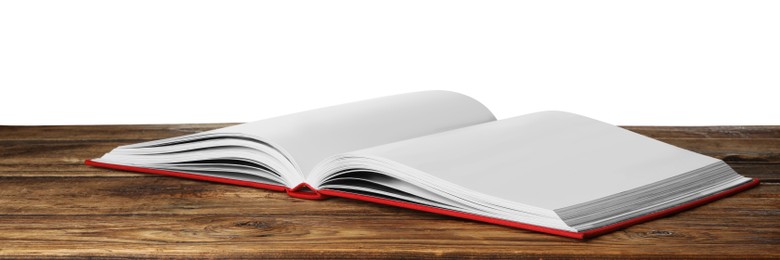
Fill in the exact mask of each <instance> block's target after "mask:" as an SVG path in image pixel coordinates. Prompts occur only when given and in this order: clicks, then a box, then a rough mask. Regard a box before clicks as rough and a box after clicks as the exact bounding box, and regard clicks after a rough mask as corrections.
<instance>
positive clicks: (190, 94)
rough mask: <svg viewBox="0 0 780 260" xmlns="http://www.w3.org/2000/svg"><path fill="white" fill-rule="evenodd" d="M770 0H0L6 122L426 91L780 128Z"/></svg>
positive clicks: (213, 114)
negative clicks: (447, 91)
mask: <svg viewBox="0 0 780 260" xmlns="http://www.w3.org/2000/svg"><path fill="white" fill-rule="evenodd" d="M779 14H780V1H678V0H675V1H533V2H526V1H523V2H520V1H418V0H415V1H397V0H394V1H267V2H266V1H262V2H261V1H192V0H186V1H159V0H154V1H141V0H132V1H105V0H100V1H2V2H0V90H1V92H0V95H1V96H0V124H120V123H121V124H126V123H132V124H138V123H205V122H244V121H253V120H258V119H263V118H267V117H271V116H277V115H283V114H286V113H291V112H297V111H302V110H307V109H312V108H317V107H322V106H328V105H334V104H340V103H344V102H349V101H355V100H360V99H365V98H371V97H378V96H384V95H390V94H397V93H404V92H410V91H418V90H427V89H447V90H453V91H458V92H461V93H464V94H467V95H470V96H472V97H475V98H476V99H478V100H480V101H482V102H483V103H484V104H485V105H486V106H488V107H489V108H491V109H492V110H493V111H494V113H495V114H496V115H497V117H498V118H507V117H511V116H514V115H521V114H526V113H530V112H535V111H539V110H549V109H555V110H566V111H571V112H575V113H579V114H583V115H586V116H590V117H593V118H597V119H600V120H603V121H607V122H610V123H614V124H621V125H713V124H780V114H779V113H778V112H780V105H778V101H780V98H778V96H777V95H778V93H779V91H778V89H779V88H780V15H779Z"/></svg>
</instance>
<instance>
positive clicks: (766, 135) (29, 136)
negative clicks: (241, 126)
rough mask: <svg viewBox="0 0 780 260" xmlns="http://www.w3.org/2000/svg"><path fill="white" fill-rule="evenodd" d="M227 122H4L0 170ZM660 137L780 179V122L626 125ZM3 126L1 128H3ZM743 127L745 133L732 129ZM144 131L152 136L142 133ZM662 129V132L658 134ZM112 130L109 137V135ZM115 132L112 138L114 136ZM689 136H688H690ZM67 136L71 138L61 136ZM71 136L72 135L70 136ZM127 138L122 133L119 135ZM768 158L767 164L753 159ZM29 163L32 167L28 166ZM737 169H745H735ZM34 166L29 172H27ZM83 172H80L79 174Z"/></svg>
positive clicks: (58, 163)
mask: <svg viewBox="0 0 780 260" xmlns="http://www.w3.org/2000/svg"><path fill="white" fill-rule="evenodd" d="M225 125H229V124H204V125H182V126H173V125H172V126H165V125H157V126H155V125H145V126H144V125H142V126H72V127H69V126H60V127H44V128H45V129H44V130H41V129H39V128H37V127H8V126H5V127H3V126H0V147H2V149H0V174H4V175H7V174H10V175H16V176H24V175H32V176H39V175H42V174H54V175H63V172H65V171H68V172H74V174H77V175H80V176H100V174H96V173H98V172H100V171H97V170H95V169H93V168H80V167H76V165H78V164H81V163H82V162H83V160H85V159H89V158H95V157H99V156H101V155H102V154H103V153H105V152H108V151H110V150H111V149H113V148H114V147H116V146H119V145H124V144H130V143H136V142H141V141H146V140H151V139H156V138H163V137H170V136H176V135H181V134H184V133H192V132H198V131H201V130H208V129H212V128H215V127H222V126H225ZM633 128H636V129H635V130H637V131H638V132H640V133H642V134H649V135H650V136H653V137H655V138H658V139H660V140H661V141H664V142H668V143H671V144H674V145H678V146H680V147H682V148H685V149H689V150H692V151H695V152H700V153H703V154H706V155H709V156H713V157H716V158H720V159H723V160H725V161H726V162H727V163H729V164H731V165H732V166H734V167H735V168H738V169H748V170H747V171H746V172H744V174H745V175H748V176H750V177H758V178H761V179H762V180H766V181H777V180H778V179H780V171H778V170H777V169H778V168H776V167H777V165H778V164H780V126H764V127H756V128H757V129H755V130H752V129H753V128H745V127H737V126H734V127H688V128H684V129H687V130H686V131H678V130H675V129H676V128H673V127H631V128H630V129H633ZM8 129H10V130H9V131H5V130H8ZM738 130H743V131H744V132H745V133H743V134H741V135H740V134H736V133H735V131H738ZM146 134H148V135H149V136H151V137H153V138H146V137H144V136H146ZM662 134H667V135H662ZM112 136H113V138H114V139H111V138H112ZM118 136H119V137H121V138H117V137H118ZM692 136H693V137H692ZM66 137H69V138H71V139H65V138H66ZM74 137H77V138H74ZM124 138H127V139H124ZM758 164H768V165H764V166H761V165H758ZM32 165H35V167H36V168H35V169H33V168H31V167H29V166H32ZM738 171H739V172H740V173H743V171H745V170H738ZM30 172H34V173H30ZM85 174H86V175H85Z"/></svg>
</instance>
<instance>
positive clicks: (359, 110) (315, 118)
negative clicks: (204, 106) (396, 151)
mask: <svg viewBox="0 0 780 260" xmlns="http://www.w3.org/2000/svg"><path fill="white" fill-rule="evenodd" d="M494 120H495V117H494V116H493V114H492V113H491V112H490V111H489V110H488V109H487V108H486V107H485V106H483V105H482V104H480V103H479V102H478V101H476V100H474V99H472V98H470V97H468V96H465V95H462V94H459V93H455V92H450V91H424V92H415V93H409V94H401V95H395V96H389V97H382V98H376V99H370V100H366V101H360V102H354V103H349V104H344V105H337V106H332V107H326V108H322V109H316V110H311V111H306V112H300V113H296V114H291V115H286V116H280V117H276V118H271V119H266V120H261V121H256V122H252V123H246V124H241V125H236V126H231V127H226V128H221V129H217V130H213V131H210V132H211V133H241V134H247V135H251V136H255V137H258V138H260V139H261V140H267V141H269V142H270V143H272V144H273V145H274V146H275V147H277V148H278V149H281V150H284V151H286V153H287V154H288V155H289V156H290V157H292V158H290V159H292V160H293V161H294V162H295V164H296V165H297V167H298V169H299V170H300V171H301V173H303V175H304V177H305V175H307V174H308V173H309V172H310V171H311V169H312V167H313V166H314V165H315V164H317V163H319V162H320V161H321V160H323V159H325V158H326V157H328V156H331V155H334V154H337V153H343V152H348V151H353V150H357V149H363V148H367V147H372V146H376V145H380V144H386V143H390V142H395V141H400V140H404V139H408V138H413V137H419V136H423V135H428V134H433V133H438V132H443V131H447V130H452V129H456V128H461V127H465V126H471V125H476V124H480V123H485V122H490V121H494Z"/></svg>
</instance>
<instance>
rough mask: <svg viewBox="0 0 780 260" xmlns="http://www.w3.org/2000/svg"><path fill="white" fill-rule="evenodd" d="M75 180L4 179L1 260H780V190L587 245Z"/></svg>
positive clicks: (246, 193)
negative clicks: (207, 259) (46, 259)
mask: <svg viewBox="0 0 780 260" xmlns="http://www.w3.org/2000/svg"><path fill="white" fill-rule="evenodd" d="M75 179H79V180H78V181H73V182H69V183H70V185H57V182H58V181H59V182H61V181H62V180H61V178H10V180H9V178H5V179H3V181H2V185H3V186H2V188H0V190H2V191H3V192H2V193H0V204H1V205H2V206H1V207H2V208H0V212H4V214H2V216H0V245H2V247H0V248H2V249H3V250H0V255H5V256H15V255H40V256H74V255H78V256H105V255H107V254H111V255H114V256H117V255H119V256H134V257H144V256H151V255H157V256H160V255H167V256H185V255H209V256H212V257H249V256H270V257H273V256H276V257H293V258H297V257H313V256H319V257H342V256H345V254H348V253H349V252H354V251H353V250H354V249H355V246H356V245H357V246H359V248H360V253H361V255H360V257H366V258H373V257H380V258H384V257H398V256H406V257H443V256H449V257H465V256H481V257H485V256H488V257H491V258H493V257H498V258H504V257H516V256H540V257H541V256H545V257H549V256H550V255H549V254H548V253H550V252H552V253H553V255H558V256H576V257H594V256H607V257H609V256H611V257H618V258H619V257H621V256H625V255H627V254H628V255H631V256H639V257H668V256H681V257H701V258H711V257H723V256H738V257H754V256H755V257H758V256H761V257H780V250H778V249H780V229H778V228H777V227H778V226H780V209H778V207H779V206H780V185H765V184H762V185H760V186H759V187H757V188H755V189H752V190H749V191H746V192H743V193H740V194H737V195H735V196H732V197H729V198H727V199H724V200H720V201H716V202H714V203H710V204H708V205H705V206H703V207H699V208H696V209H694V210H690V211H686V212H683V213H679V214H677V215H675V216H672V217H667V218H663V219H660V220H656V221H652V222H649V223H645V224H641V225H638V226H634V227H631V228H628V229H626V230H623V231H619V232H615V233H612V234H609V235H605V236H601V237H598V238H595V239H592V240H588V241H584V242H582V241H577V240H572V239H567V238H561V237H556V236H550V235H542V234H537V233H533V232H528V231H524V230H519V229H512V228H506V227H501V226H496V225H490V224H484V223H478V222H472V221H465V220H461V219H455V218H449V217H445V216H440V215H436V214H429V213H423V212H417V211H411V210H404V209H400V208H395V207H389V206H382V205H377V204H372V203H366V202H361V201H353V200H347V199H329V200H325V201H308V200H298V199H292V198H289V197H287V196H286V195H284V194H281V193H277V192H269V191H263V190H258V189H252V188H243V187H237V186H231V185H219V184H210V183H203V182H196V181H188V180H174V179H172V178H159V179H154V180H153V179H149V178H122V179H111V180H106V179H100V178H75ZM30 180H37V182H36V185H34V186H31V185H29V181H30ZM20 193H21V194H24V195H25V196H23V197H20V196H16V195H18V194H20ZM139 198H143V199H139ZM388 227H392V228H388ZM486 253H487V254H486ZM353 256H354V255H353ZM355 257H357V256H355Z"/></svg>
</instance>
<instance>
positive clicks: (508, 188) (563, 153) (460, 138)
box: [356, 111, 750, 229]
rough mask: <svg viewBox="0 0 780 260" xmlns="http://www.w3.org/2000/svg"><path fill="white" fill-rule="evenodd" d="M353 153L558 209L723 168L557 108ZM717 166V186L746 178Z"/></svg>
mask: <svg viewBox="0 0 780 260" xmlns="http://www.w3.org/2000/svg"><path fill="white" fill-rule="evenodd" d="M356 153H357V154H361V155H367V156H371V157H374V158H384V159H387V160H390V161H393V162H397V163H400V164H402V165H405V166H408V167H411V168H414V169H416V170H419V171H420V172H424V173H425V174H428V175H430V176H428V177H433V178H435V179H438V180H441V181H442V182H446V183H447V185H450V184H454V185H456V186H457V187H458V189H459V190H469V191H472V192H473V193H475V194H476V195H477V196H483V195H484V196H488V197H487V199H489V197H493V198H499V199H501V200H506V201H510V202H513V203H517V204H522V205H528V206H532V207H536V208H542V209H548V210H558V211H556V212H559V214H562V213H561V212H563V211H562V210H563V209H566V208H567V207H572V206H575V205H579V204H582V203H586V202H591V203H592V202H594V201H597V200H600V199H605V198H608V197H610V196H613V195H616V194H620V193H623V192H626V191H629V190H632V189H639V188H642V187H648V186H649V185H651V184H659V183H662V181H664V180H666V181H667V182H668V181H669V180H676V181H679V182H681V183H682V181H684V180H683V179H679V178H682V177H680V176H683V175H684V174H688V175H690V176H693V175H695V174H696V173H697V171H701V169H708V168H707V167H711V168H712V167H721V168H723V167H725V168H728V166H727V165H725V164H724V163H723V162H722V161H721V160H718V159H716V158H712V157H708V156H705V155H701V154H698V153H695V152H691V151H688V150H685V149H682V148H679V147H676V146H673V145H669V144H666V143H663V142H661V141H658V140H654V139H652V138H648V137H645V136H642V135H639V134H637V133H634V132H631V131H628V130H625V129H623V128H620V127H617V126H613V125H610V124H607V123H604V122H600V121H597V120H594V119H590V118H587V117H584V116H580V115H576V114H572V113H567V112H559V111H547V112H539V113H533V114H528V115H524V116H518V117H515V118H510V119H504V120H499V121H495V122H488V123H484V124H480V125H476V126H471V127H466V128H462V129H456V130H452V131H448V132H444V133H439V134H434V135H430V136H425V137H420V138H415V139H411V140H406V141H401V142H397V143H392V144H388V145H383V146H379V147H374V148H369V149H365V150H362V151H359V152H356ZM722 172H723V175H724V176H725V175H728V174H731V175H734V176H727V177H723V178H724V181H723V184H722V185H723V186H729V185H730V186H736V185H738V184H740V183H744V182H747V181H749V180H750V179H748V178H744V177H741V176H738V175H736V173H733V171H732V170H731V169H730V168H728V169H723V170H722ZM718 174H720V173H718ZM718 176H720V175H718ZM675 178H678V179H675ZM697 178H698V177H697ZM689 179H691V180H692V178H689ZM695 182H696V181H693V182H692V183H693V184H691V185H696V184H695ZM672 184H673V183H672ZM686 185H687V184H686ZM444 186H446V185H442V187H444ZM683 186H684V185H683ZM689 186H690V185H689ZM669 187H672V186H669ZM686 187H688V186H686ZM675 189H677V190H672V188H669V191H668V192H676V191H680V192H681V188H679V187H677V188H675ZM713 192H714V191H713ZM702 195H705V194H702ZM640 199H641V198H640ZM648 203H658V202H657V201H655V202H654V201H648ZM674 203H684V201H678V202H673V203H672V204H674ZM615 205H617V204H615ZM569 213H570V214H574V215H576V214H578V213H577V212H569ZM624 213H625V212H624ZM588 214H590V215H588V216H582V217H579V216H574V215H573V216H571V219H573V220H571V223H570V224H571V225H572V226H574V224H577V223H586V222H588V221H594V220H593V219H586V218H588V217H591V218H593V216H595V215H594V214H596V215H597V214H599V212H591V213H588ZM615 214H622V213H620V212H615ZM578 217H579V219H577V218H578ZM598 217H599V219H609V217H608V216H598ZM574 219H576V220H577V221H580V222H577V221H575V220H574ZM594 219H595V218H594ZM572 223H573V224H572ZM588 225H595V224H593V223H589V224H588ZM582 228H592V227H591V226H588V227H584V226H581V227H580V228H579V229H582Z"/></svg>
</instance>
